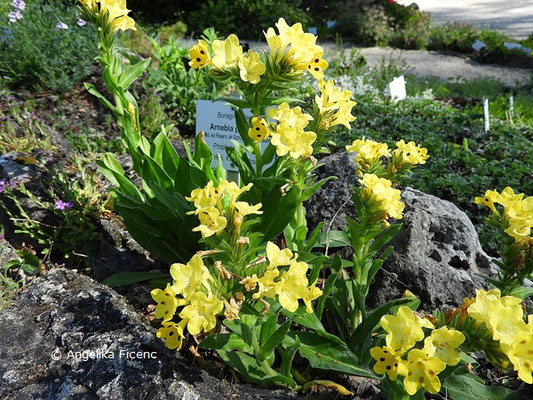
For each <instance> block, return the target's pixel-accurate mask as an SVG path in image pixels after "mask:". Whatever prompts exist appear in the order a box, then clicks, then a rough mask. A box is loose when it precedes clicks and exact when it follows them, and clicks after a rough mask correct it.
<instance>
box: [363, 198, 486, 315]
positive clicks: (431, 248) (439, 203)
mask: <svg viewBox="0 0 533 400" xmlns="http://www.w3.org/2000/svg"><path fill="white" fill-rule="evenodd" d="M402 201H403V202H404V203H405V211H404V216H403V220H402V223H403V226H402V229H401V230H400V232H398V234H397V235H396V237H395V238H394V239H393V240H392V241H391V244H392V245H393V246H394V247H395V250H394V252H393V253H392V255H391V256H390V257H389V258H388V259H387V260H386V261H385V263H384V264H383V267H382V269H381V271H380V272H379V273H378V274H377V275H376V278H375V280H374V283H373V285H372V287H371V289H370V296H369V301H370V302H369V304H370V306H376V305H379V304H382V303H384V302H386V301H388V300H391V299H393V298H395V297H398V296H400V295H401V294H402V293H403V292H404V291H405V290H406V289H409V290H410V291H411V292H413V293H414V294H415V295H416V296H418V297H419V298H420V300H421V301H422V304H421V308H423V309H425V310H428V311H430V310H433V309H435V308H448V307H454V306H458V305H459V304H461V303H462V301H463V299H464V298H465V297H470V296H474V295H475V290H476V289H480V288H483V287H486V286H487V282H486V281H485V280H484V279H483V278H481V277H480V276H479V274H483V275H489V276H491V275H492V274H493V273H494V268H495V267H494V266H492V265H491V263H490V259H489V256H487V254H486V253H485V252H484V251H483V249H482V248H481V245H480V243H479V238H478V235H477V232H476V230H475V228H474V225H472V222H471V221H470V219H469V218H468V217H467V215H466V214H465V213H464V212H462V211H461V210H460V209H459V208H457V207H456V206H455V205H454V204H452V203H450V202H449V201H446V200H441V199H439V198H438V197H435V196H430V195H427V194H425V193H422V192H420V191H418V190H414V189H411V188H406V189H405V190H403V192H402Z"/></svg>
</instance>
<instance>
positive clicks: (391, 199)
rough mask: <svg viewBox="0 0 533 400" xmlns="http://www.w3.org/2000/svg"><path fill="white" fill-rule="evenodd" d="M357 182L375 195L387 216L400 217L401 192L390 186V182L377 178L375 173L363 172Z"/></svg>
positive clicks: (402, 207) (368, 192) (401, 211)
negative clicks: (361, 177)
mask: <svg viewBox="0 0 533 400" xmlns="http://www.w3.org/2000/svg"><path fill="white" fill-rule="evenodd" d="M359 182H360V183H361V184H362V185H363V186H364V187H365V188H366V189H365V190H366V193H367V194H369V195H373V196H375V198H376V199H377V200H378V201H379V202H380V207H381V209H382V210H383V212H385V213H386V214H387V215H388V216H391V217H392V218H394V219H401V218H402V213H403V210H404V208H405V204H404V203H402V202H401V201H400V199H401V192H400V191H399V190H398V189H393V188H392V182H391V181H389V180H388V179H385V178H378V177H377V176H376V175H375V174H364V175H363V179H360V180H359Z"/></svg>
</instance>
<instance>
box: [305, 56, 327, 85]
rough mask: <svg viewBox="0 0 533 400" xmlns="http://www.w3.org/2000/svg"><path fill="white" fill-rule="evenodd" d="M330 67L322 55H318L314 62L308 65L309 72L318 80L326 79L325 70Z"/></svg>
mask: <svg viewBox="0 0 533 400" xmlns="http://www.w3.org/2000/svg"><path fill="white" fill-rule="evenodd" d="M327 67H328V62H327V61H326V60H324V59H323V58H322V53H317V54H315V56H314V57H313V60H312V61H311V62H310V63H309V64H307V71H309V73H310V74H311V75H313V76H314V77H315V78H316V79H324V70H325V69H326V68H327Z"/></svg>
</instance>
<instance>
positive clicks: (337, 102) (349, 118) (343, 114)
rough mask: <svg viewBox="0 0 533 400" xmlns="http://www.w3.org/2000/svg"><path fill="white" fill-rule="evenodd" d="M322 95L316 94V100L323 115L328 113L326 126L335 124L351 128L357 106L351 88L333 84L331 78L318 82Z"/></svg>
mask: <svg viewBox="0 0 533 400" xmlns="http://www.w3.org/2000/svg"><path fill="white" fill-rule="evenodd" d="M318 85H319V87H320V91H321V95H320V96H318V95H316V96H315V102H316V104H317V106H318V109H319V110H320V113H321V114H323V115H326V114H327V115H328V117H327V118H326V119H325V124H326V128H329V127H332V126H335V125H344V126H345V127H346V128H348V129H350V128H351V126H350V122H353V121H355V117H354V116H353V115H352V108H353V107H354V106H355V104H356V103H355V101H352V100H351V98H352V92H350V91H349V90H342V88H340V87H336V86H334V85H333V81H332V80H329V81H327V82H324V80H322V79H321V80H320V81H319V82H318Z"/></svg>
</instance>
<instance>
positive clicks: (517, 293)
mask: <svg viewBox="0 0 533 400" xmlns="http://www.w3.org/2000/svg"><path fill="white" fill-rule="evenodd" d="M509 295H510V296H514V297H518V298H519V299H526V298H528V297H530V296H533V287H524V286H518V287H516V288H514V289H513V290H511V292H510V293H509Z"/></svg>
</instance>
